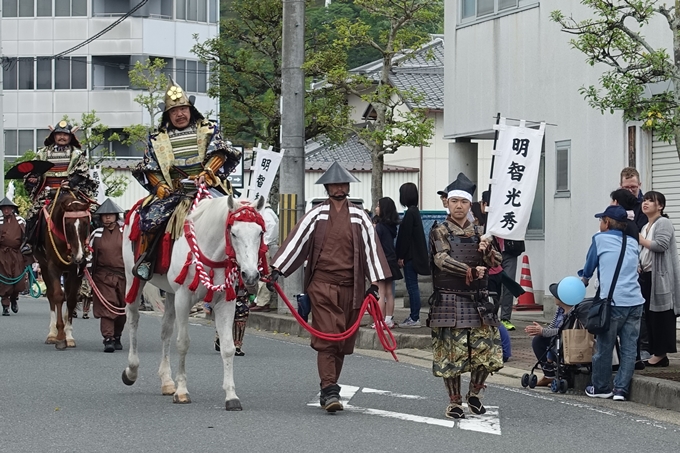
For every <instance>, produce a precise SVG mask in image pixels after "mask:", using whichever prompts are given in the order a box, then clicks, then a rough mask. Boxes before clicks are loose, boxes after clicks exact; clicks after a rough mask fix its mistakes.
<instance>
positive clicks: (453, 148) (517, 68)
mask: <svg viewBox="0 0 680 453" xmlns="http://www.w3.org/2000/svg"><path fill="white" fill-rule="evenodd" d="M557 9H559V10H561V11H563V12H564V14H565V15H566V16H570V15H573V16H574V18H575V19H577V20H581V19H585V18H587V17H589V15H590V14H591V10H590V9H589V8H587V7H585V6H583V5H581V2H580V1H577V0H559V1H558V0H543V1H540V2H539V1H536V0H456V1H453V0H452V1H447V2H446V13H445V14H446V15H445V36H446V44H447V46H446V48H445V63H446V86H445V122H444V136H445V138H447V139H450V140H454V142H453V143H451V144H450V148H449V149H450V158H451V164H452V165H453V166H459V167H464V166H470V165H474V164H475V162H476V159H477V146H476V145H475V144H474V143H471V140H474V139H481V140H492V139H493V129H492V127H493V124H494V116H495V115H496V113H497V112H500V113H501V115H502V116H505V117H509V118H518V119H526V120H533V121H546V122H548V123H552V124H553V125H554V126H548V127H547V128H546V134H545V140H544V156H543V163H542V170H541V174H540V180H539V187H538V193H537V196H536V201H535V203H534V209H533V213H532V221H531V223H530V229H529V231H528V233H527V254H528V255H529V257H530V264H531V273H532V279H533V287H534V291H535V293H537V302H539V303H540V302H541V299H542V297H541V296H542V295H543V293H544V292H545V293H547V288H548V286H549V284H550V283H552V282H555V281H558V280H560V279H561V278H562V277H565V276H567V275H575V274H576V272H577V271H578V270H579V269H580V268H581V267H582V266H583V264H584V262H585V255H586V251H587V250H588V247H589V245H590V240H591V236H592V235H593V234H594V233H595V232H597V231H598V222H597V220H596V219H594V218H593V215H594V214H595V213H597V212H602V210H603V209H604V208H605V207H606V206H607V205H608V204H609V201H610V198H609V194H610V192H611V191H612V190H614V189H617V188H618V184H619V173H620V171H621V169H622V168H623V167H626V166H629V165H632V166H635V167H636V168H637V169H638V170H639V171H640V173H641V180H642V190H643V191H646V190H650V189H656V190H660V191H661V192H663V193H664V194H666V196H667V201H668V209H667V211H668V213H669V214H670V216H671V218H674V219H675V221H676V222H678V221H680V182H679V181H678V175H679V174H680V164H679V163H678V157H677V154H676V153H675V150H674V147H671V146H669V145H667V144H663V143H659V142H653V141H652V138H651V137H650V136H649V134H648V133H646V132H644V131H642V130H641V129H640V128H639V127H638V126H637V125H635V124H626V123H625V122H624V120H623V118H622V115H621V113H620V112H615V113H614V114H609V113H605V114H604V115H603V114H601V113H600V112H599V111H598V110H595V109H593V108H591V107H590V106H589V105H588V104H587V102H586V101H585V100H584V99H583V96H582V95H581V94H579V88H580V87H582V86H589V85H598V79H599V77H600V75H601V73H602V71H603V70H604V69H605V68H604V67H603V66H599V65H596V66H594V67H591V66H590V65H588V64H587V63H586V57H585V55H583V54H582V53H580V52H579V51H577V50H574V49H572V48H571V47H570V45H569V39H570V35H567V34H566V33H563V32H561V30H560V26H559V25H558V24H556V23H554V22H552V21H551V20H550V13H551V12H552V11H554V10H557ZM645 33H646V36H647V38H648V39H649V40H650V41H651V43H652V44H653V45H655V46H659V45H662V46H665V47H667V48H668V49H669V53H671V54H672V36H671V32H670V29H669V28H668V25H667V24H663V23H661V21H659V22H658V23H657V22H652V23H651V24H650V25H649V26H647V27H645ZM677 225H678V226H680V223H678V224H677ZM548 294H549V293H548Z"/></svg>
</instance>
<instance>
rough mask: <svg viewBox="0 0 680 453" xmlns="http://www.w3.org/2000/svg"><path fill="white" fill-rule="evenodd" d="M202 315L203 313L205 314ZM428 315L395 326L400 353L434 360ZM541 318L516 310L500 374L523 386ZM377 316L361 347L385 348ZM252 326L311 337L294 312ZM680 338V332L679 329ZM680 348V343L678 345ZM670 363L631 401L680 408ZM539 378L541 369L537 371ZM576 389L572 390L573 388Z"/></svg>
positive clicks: (676, 363) (638, 385)
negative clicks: (533, 331) (530, 330)
mask: <svg viewBox="0 0 680 453" xmlns="http://www.w3.org/2000/svg"><path fill="white" fill-rule="evenodd" d="M396 302H397V306H403V304H402V301H401V300H399V299H397V301H396ZM201 316H202V315H201ZM408 316H409V310H408V309H406V308H397V309H395V313H394V320H395V322H397V323H398V322H402V321H403V320H405V319H406V318H407V317H408ZM426 318H427V307H424V308H423V309H422V310H421V315H420V320H421V323H422V327H420V328H399V327H395V328H394V329H392V332H393V334H394V337H395V339H396V341H397V345H398V346H397V351H396V353H397V356H400V355H401V356H407V357H414V358H418V359H424V360H432V353H431V351H430V347H431V339H430V329H429V328H427V327H425V320H426ZM533 321H537V322H539V323H542V324H547V323H548V322H549V321H547V320H545V319H544V317H543V312H541V311H521V312H517V311H515V312H513V318H512V323H513V324H514V325H515V326H516V330H514V331H510V332H509V334H510V338H511V340H512V357H511V358H510V360H509V361H508V362H506V365H505V368H503V369H502V370H500V371H499V372H498V374H502V375H504V376H510V377H516V378H517V386H518V387H519V386H520V378H521V376H522V375H523V374H524V373H528V372H529V371H530V370H531V367H532V366H533V365H534V363H535V362H536V357H535V356H534V353H533V350H532V348H531V338H530V337H529V336H527V335H526V334H525V333H524V328H525V327H526V326H527V325H529V324H531V323H532V322H533ZM372 323H373V319H372V318H370V317H369V316H368V315H365V316H363V318H362V321H361V327H360V329H359V333H358V335H357V342H356V347H357V348H360V349H376V350H382V349H383V348H382V345H381V344H380V341H379V340H378V339H377V336H376V333H375V330H373V329H371V328H370V327H369V326H370V325H371V324H372ZM248 327H252V328H254V329H259V330H265V331H271V332H279V333H287V334H290V335H295V336H299V337H304V338H307V337H309V333H307V331H305V330H304V329H303V328H302V327H301V326H300V325H299V324H298V323H297V321H296V320H295V318H293V316H292V315H289V314H286V315H280V314H278V313H276V312H266V313H263V312H251V313H250V317H249V318H248ZM678 334H679V335H678V338H680V332H678ZM678 346H679V347H678V349H679V350H680V344H679V345H678ZM669 358H670V366H669V367H666V368H649V367H648V368H647V369H645V370H642V371H636V372H635V374H634V376H633V382H632V384H631V393H630V400H631V401H634V402H636V403H641V404H646V405H649V406H653V407H658V408H663V409H670V410H674V411H680V353H676V354H669ZM537 374H538V375H539V377H540V376H541V373H540V371H538V372H537ZM577 378H578V379H577V380H576V384H575V385H576V389H575V390H574V391H577V392H581V391H583V390H584V389H585V386H586V385H587V384H588V378H587V376H583V375H581V376H577ZM570 391H572V390H570Z"/></svg>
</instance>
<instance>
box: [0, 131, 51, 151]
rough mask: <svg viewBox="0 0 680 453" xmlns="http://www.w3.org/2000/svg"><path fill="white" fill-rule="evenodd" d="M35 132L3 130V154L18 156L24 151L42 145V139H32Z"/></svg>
mask: <svg viewBox="0 0 680 453" xmlns="http://www.w3.org/2000/svg"><path fill="white" fill-rule="evenodd" d="M35 132H36V131H34V130H33V129H28V130H5V155H6V156H7V157H20V156H23V155H24V154H25V153H26V151H28V150H33V151H35V150H36V149H37V148H39V147H40V146H42V141H39V142H38V143H36V142H35V141H34V137H35Z"/></svg>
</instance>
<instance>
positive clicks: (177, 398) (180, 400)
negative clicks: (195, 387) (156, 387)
mask: <svg viewBox="0 0 680 453" xmlns="http://www.w3.org/2000/svg"><path fill="white" fill-rule="evenodd" d="M172 402H173V403H175V404H189V403H190V402H191V398H189V394H188V393H184V394H182V395H179V394H177V393H175V394H174V395H173V396H172Z"/></svg>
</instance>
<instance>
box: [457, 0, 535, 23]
mask: <svg viewBox="0 0 680 453" xmlns="http://www.w3.org/2000/svg"><path fill="white" fill-rule="evenodd" d="M531 4H534V5H536V6H538V4H539V2H538V1H536V0H460V1H459V5H460V18H461V19H463V20H465V21H466V22H467V21H468V19H469V20H475V19H476V18H479V19H486V18H489V17H493V15H494V14H499V13H503V12H506V11H508V10H511V9H516V8H519V7H520V6H526V5H531Z"/></svg>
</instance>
